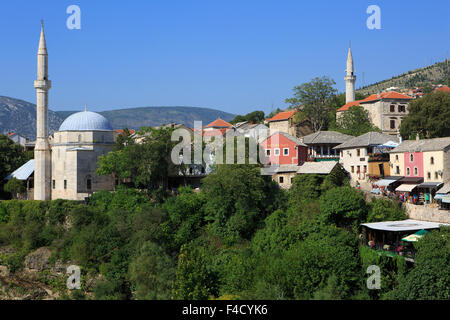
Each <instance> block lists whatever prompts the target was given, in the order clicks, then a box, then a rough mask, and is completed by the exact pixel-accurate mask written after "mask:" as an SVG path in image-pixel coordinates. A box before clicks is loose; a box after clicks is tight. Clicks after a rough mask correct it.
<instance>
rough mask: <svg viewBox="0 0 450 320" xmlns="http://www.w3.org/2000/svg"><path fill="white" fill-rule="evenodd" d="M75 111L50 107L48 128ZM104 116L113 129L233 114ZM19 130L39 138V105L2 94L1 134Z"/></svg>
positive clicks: (185, 111)
mask: <svg viewBox="0 0 450 320" xmlns="http://www.w3.org/2000/svg"><path fill="white" fill-rule="evenodd" d="M81 109H82V108H80V110H81ZM74 112H76V111H58V112H54V111H52V110H49V113H48V116H49V130H50V132H53V131H55V130H57V129H58V128H59V126H60V125H61V123H62V122H63V121H64V119H65V118H67V117H68V116H69V115H70V114H72V113H74ZM100 113H101V114H102V115H103V116H105V117H106V118H107V119H108V120H109V121H110V122H111V125H112V126H113V128H114V129H123V128H125V127H128V128H130V129H139V128H141V127H142V126H159V125H162V124H168V123H172V122H177V123H183V124H185V125H187V126H189V127H193V126H194V120H201V121H203V124H207V123H210V122H212V121H213V120H215V119H217V118H219V117H220V118H222V119H224V120H226V121H230V120H231V119H233V118H234V117H235V115H234V114H231V113H227V112H223V111H220V110H216V109H210V108H198V107H143V108H130V109H117V110H111V111H103V112H100ZM10 132H17V133H19V134H21V135H24V136H25V137H27V138H29V139H31V140H34V139H35V137H36V105H35V104H33V103H30V102H26V101H23V100H19V99H14V98H10V97H5V96H0V134H7V133H10Z"/></svg>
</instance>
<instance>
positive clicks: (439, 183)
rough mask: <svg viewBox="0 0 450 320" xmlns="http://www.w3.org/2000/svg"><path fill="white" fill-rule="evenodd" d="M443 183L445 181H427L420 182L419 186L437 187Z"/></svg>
mask: <svg viewBox="0 0 450 320" xmlns="http://www.w3.org/2000/svg"><path fill="white" fill-rule="evenodd" d="M442 184H443V182H425V183H421V184H419V188H431V189H437V188H438V187H440V186H441V185H442Z"/></svg>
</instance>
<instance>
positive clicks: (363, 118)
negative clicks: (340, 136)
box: [331, 106, 381, 137]
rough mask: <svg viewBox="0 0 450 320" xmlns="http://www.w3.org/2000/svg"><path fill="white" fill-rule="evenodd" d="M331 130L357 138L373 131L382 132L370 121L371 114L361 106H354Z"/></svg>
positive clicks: (344, 113)
mask: <svg viewBox="0 0 450 320" xmlns="http://www.w3.org/2000/svg"><path fill="white" fill-rule="evenodd" d="M331 129H332V130H335V131H339V132H341V133H344V134H348V135H351V136H355V137H357V136H360V135H363V134H365V133H367V132H371V131H376V132H381V130H380V128H378V127H376V126H374V125H373V124H372V122H371V121H370V117H369V112H368V111H367V110H365V109H364V108H363V107H360V106H352V107H350V108H349V109H348V110H347V111H345V112H343V114H342V115H341V117H340V118H339V119H338V120H337V121H336V126H335V127H333V128H331Z"/></svg>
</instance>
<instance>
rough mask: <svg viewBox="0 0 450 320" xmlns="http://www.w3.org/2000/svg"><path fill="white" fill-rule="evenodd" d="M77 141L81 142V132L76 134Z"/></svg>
mask: <svg viewBox="0 0 450 320" xmlns="http://www.w3.org/2000/svg"><path fill="white" fill-rule="evenodd" d="M78 142H81V134H79V135H78Z"/></svg>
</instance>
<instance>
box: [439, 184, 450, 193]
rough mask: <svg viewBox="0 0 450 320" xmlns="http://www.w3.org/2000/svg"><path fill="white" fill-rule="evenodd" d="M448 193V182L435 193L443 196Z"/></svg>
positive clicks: (449, 187) (449, 185)
mask: <svg viewBox="0 0 450 320" xmlns="http://www.w3.org/2000/svg"><path fill="white" fill-rule="evenodd" d="M449 192H450V182H447V183H446V184H444V185H443V186H442V188H440V189H439V190H438V191H437V193H443V194H447V193H449Z"/></svg>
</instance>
